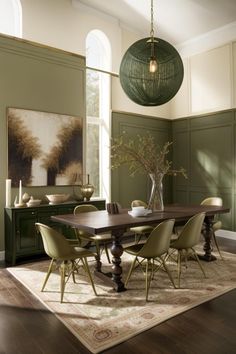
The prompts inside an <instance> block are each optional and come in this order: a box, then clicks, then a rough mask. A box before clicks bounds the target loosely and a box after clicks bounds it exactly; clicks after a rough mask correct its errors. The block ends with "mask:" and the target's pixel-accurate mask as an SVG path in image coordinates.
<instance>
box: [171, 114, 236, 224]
mask: <svg viewBox="0 0 236 354" xmlns="http://www.w3.org/2000/svg"><path fill="white" fill-rule="evenodd" d="M172 132H173V140H174V146H173V161H174V162H175V164H177V165H178V164H182V165H183V166H184V167H185V168H186V169H187V172H188V179H187V180H183V179H181V180H180V179H179V178H178V177H177V178H175V179H173V201H174V202H180V203H189V204H199V203H200V202H201V201H202V200H203V199H204V198H206V197H209V196H219V197H222V198H223V204H224V205H225V206H227V207H230V208H231V212H230V213H229V214H225V215H223V216H222V217H221V219H222V221H223V226H224V229H229V230H236V224H235V200H236V199H235V186H236V169H235V161H236V158H235V157H236V156H235V137H236V110H227V111H222V112H217V113H213V114H206V115H201V116H195V117H188V118H185V119H179V120H175V121H173V123H172Z"/></svg>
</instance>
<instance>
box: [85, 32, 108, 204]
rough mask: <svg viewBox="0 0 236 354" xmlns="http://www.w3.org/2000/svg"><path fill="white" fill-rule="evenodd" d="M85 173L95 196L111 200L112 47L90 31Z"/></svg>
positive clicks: (87, 63)
mask: <svg viewBox="0 0 236 354" xmlns="http://www.w3.org/2000/svg"><path fill="white" fill-rule="evenodd" d="M86 66H87V71H86V79H87V81H86V107H87V112H86V116H87V129H86V131H87V137H86V140H87V143H86V171H87V173H88V174H89V175H90V182H91V183H92V184H93V185H94V186H95V192H94V196H96V197H102V198H105V199H106V200H107V201H109V200H110V168H109V167H110V155H109V144H110V75H109V73H105V72H104V71H106V72H109V71H110V69H111V48H110V43H109V40H108V38H107V37H106V35H105V34H104V33H103V32H101V31H99V30H93V31H91V32H89V34H88V35H87V38H86Z"/></svg>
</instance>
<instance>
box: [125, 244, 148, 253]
mask: <svg viewBox="0 0 236 354" xmlns="http://www.w3.org/2000/svg"><path fill="white" fill-rule="evenodd" d="M143 245H144V243H135V244H134V245H132V246H128V247H124V251H125V252H127V253H129V254H132V255H133V256H136V255H137V254H138V253H139V251H140V250H141V248H142V247H143Z"/></svg>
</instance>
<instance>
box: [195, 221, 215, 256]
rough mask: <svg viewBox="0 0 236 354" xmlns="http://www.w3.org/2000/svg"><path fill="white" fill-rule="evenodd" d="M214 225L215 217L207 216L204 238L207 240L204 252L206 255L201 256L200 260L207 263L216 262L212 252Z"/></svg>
mask: <svg viewBox="0 0 236 354" xmlns="http://www.w3.org/2000/svg"><path fill="white" fill-rule="evenodd" d="M212 225H213V217H210V216H206V218H205V220H204V230H203V236H204V240H205V242H204V246H203V250H204V252H205V254H204V255H200V257H199V258H200V259H202V260H204V261H207V262H211V261H215V260H216V257H215V256H214V255H213V254H212V253H211V251H212V246H211V240H212V232H213V230H212Z"/></svg>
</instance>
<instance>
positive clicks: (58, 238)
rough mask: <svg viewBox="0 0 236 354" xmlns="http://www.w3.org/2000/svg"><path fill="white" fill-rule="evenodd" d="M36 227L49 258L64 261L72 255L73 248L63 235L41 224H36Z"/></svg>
mask: <svg viewBox="0 0 236 354" xmlns="http://www.w3.org/2000/svg"><path fill="white" fill-rule="evenodd" d="M35 226H36V229H37V230H38V231H39V232H40V234H41V236H42V240H43V246H44V250H45V252H46V253H47V255H48V256H49V257H51V258H53V259H64V258H65V257H66V256H67V255H69V254H71V246H70V244H69V242H68V241H67V240H66V238H65V237H64V236H63V235H62V234H60V233H59V232H58V231H56V230H54V229H52V228H51V227H49V226H47V225H44V224H41V223H36V224H35Z"/></svg>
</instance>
